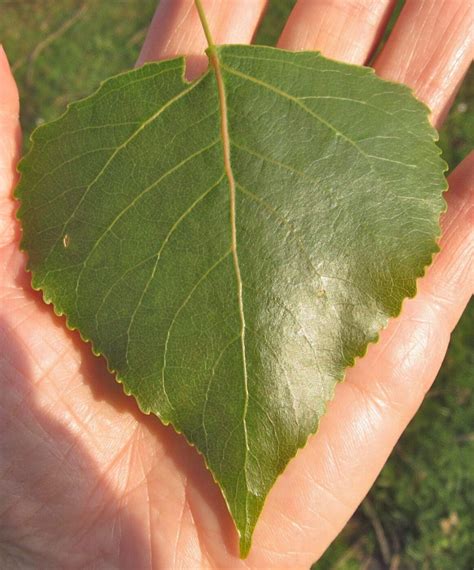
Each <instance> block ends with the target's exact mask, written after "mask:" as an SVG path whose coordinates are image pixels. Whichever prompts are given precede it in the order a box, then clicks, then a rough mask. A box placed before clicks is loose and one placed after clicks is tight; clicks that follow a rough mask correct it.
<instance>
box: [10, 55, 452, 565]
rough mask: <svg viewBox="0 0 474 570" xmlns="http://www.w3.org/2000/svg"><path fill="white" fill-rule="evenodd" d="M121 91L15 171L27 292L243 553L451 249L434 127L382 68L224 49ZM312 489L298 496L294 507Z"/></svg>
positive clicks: (66, 121)
mask: <svg viewBox="0 0 474 570" xmlns="http://www.w3.org/2000/svg"><path fill="white" fill-rule="evenodd" d="M209 56H210V59H211V61H212V64H213V66H212V67H210V69H209V70H208V72H207V73H206V74H205V75H204V76H203V77H201V78H200V79H199V80H198V81H196V82H193V83H188V82H186V81H185V80H184V78H183V77H184V75H183V74H184V60H183V59H182V58H179V59H173V60H170V61H164V62H161V63H152V64H147V65H145V66H144V67H142V68H140V69H136V70H134V71H131V72H129V73H126V74H123V75H119V76H117V77H114V78H112V79H110V80H108V81H106V82H105V83H104V84H103V85H102V86H101V87H100V89H99V90H98V91H97V92H96V93H95V94H94V95H92V96H91V97H89V98H87V99H85V100H83V101H80V102H78V103H74V104H73V105H71V106H70V107H69V109H68V111H67V112H66V114H65V115H63V116H62V117H61V118H60V119H59V120H57V121H56V122H53V123H50V124H48V125H45V126H42V127H41V128H39V129H38V130H37V131H36V132H35V133H34V135H33V143H34V144H33V147H32V150H31V152H30V154H29V155H28V157H27V158H26V159H24V160H23V161H22V163H21V167H20V169H21V172H22V179H21V182H20V185H19V187H18V190H17V196H18V198H19V199H20V200H21V202H22V205H21V208H20V211H19V218H20V220H21V222H22V226H23V242H22V247H23V248H24V250H26V251H27V252H28V256H29V265H28V267H29V269H30V270H31V271H32V273H33V287H34V288H35V289H41V290H42V291H43V294H44V299H45V301H46V302H48V303H49V302H52V303H53V304H54V307H55V310H56V312H57V313H58V314H64V315H66V316H67V323H68V326H69V327H70V328H71V329H79V331H80V332H81V335H82V337H83V339H85V340H89V341H91V342H92V344H93V349H94V352H95V353H96V354H101V355H103V356H105V357H106V359H107V361H108V365H109V368H110V370H111V371H113V372H114V373H115V374H116V377H117V380H118V381H119V382H121V383H122V384H123V386H124V390H125V392H126V393H127V394H132V395H133V396H134V397H135V398H136V399H137V401H138V404H139V406H140V408H141V409H142V410H143V412H145V413H153V414H156V415H157V416H158V417H159V418H160V419H161V420H162V421H163V422H164V423H165V424H168V423H171V424H172V425H173V426H174V428H175V429H176V430H177V431H179V432H181V433H183V434H184V435H185V436H186V438H187V440H188V441H189V442H191V443H192V444H193V445H195V446H196V448H197V449H198V450H199V451H200V452H201V453H202V454H203V456H204V458H205V460H206V463H207V465H208V467H209V469H210V470H211V472H212V474H213V476H214V478H215V480H216V481H217V483H218V484H219V486H220V488H221V489H222V492H223V494H224V497H225V500H226V501H227V504H228V507H229V510H230V512H231V514H232V516H233V518H234V520H235V523H236V526H237V529H238V532H239V534H240V541H241V554H242V555H244V556H245V555H246V554H247V553H248V551H249V548H250V544H251V537H252V533H253V530H254V527H255V524H256V521H257V518H258V516H259V514H260V511H261V509H262V506H263V503H264V500H265V497H266V496H267V494H268V492H269V490H270V488H271V487H272V485H273V483H274V482H275V479H276V478H277V477H278V475H279V474H280V473H281V472H282V471H283V469H284V468H285V466H286V465H287V463H288V461H289V460H290V459H291V458H292V457H293V456H294V455H295V453H296V452H297V450H298V449H299V448H301V447H302V446H304V445H305V442H306V440H307V438H308V436H309V435H310V434H311V433H314V432H315V431H316V429H317V426H318V422H319V419H320V418H321V416H322V414H323V413H324V411H325V408H326V404H327V402H328V401H329V400H330V399H331V397H332V395H333V392H334V387H335V384H336V383H337V382H338V381H339V380H341V379H342V378H343V376H344V371H345V369H346V368H347V367H348V366H352V365H353V363H354V359H355V358H356V357H359V356H362V355H363V354H364V353H365V351H366V348H367V344H368V343H370V342H374V341H376V340H377V336H378V332H379V331H380V329H381V328H382V327H384V326H385V325H386V323H387V320H388V318H389V317H392V316H394V315H397V314H398V313H399V312H400V308H401V304H402V301H403V299H404V298H405V297H411V296H413V295H414V294H415V292H416V285H415V281H416V279H417V277H419V276H421V275H422V274H423V272H424V268H425V267H426V266H427V265H428V264H429V263H430V261H431V258H432V254H433V253H434V252H435V251H436V250H437V246H436V239H437V237H438V235H439V225H438V221H439V216H440V213H441V212H442V211H443V208H444V201H443V198H442V192H443V191H444V190H445V187H446V183H445V179H444V175H443V172H444V169H445V165H444V163H443V161H442V160H441V159H440V158H439V151H438V148H437V147H436V145H435V143H434V140H435V139H436V133H435V131H434V130H433V128H432V127H431V126H430V125H429V122H428V119H427V108H426V107H425V106H424V105H422V104H421V103H420V102H418V101H417V100H416V99H415V98H414V97H413V96H412V94H411V93H410V91H409V89H408V88H406V87H404V86H401V85H397V84H394V83H389V82H386V81H382V80H381V79H379V78H377V77H376V76H375V75H374V73H373V72H372V71H371V70H370V69H367V68H362V67H356V66H350V65H346V64H342V63H338V62H335V61H330V60H328V59H325V58H324V57H322V56H321V55H320V54H318V53H310V52H306V53H292V52H287V51H283V50H277V49H273V48H263V47H249V46H222V47H218V48H215V47H211V48H210V49H209ZM297 491H298V490H297V489H295V493H296V492H297Z"/></svg>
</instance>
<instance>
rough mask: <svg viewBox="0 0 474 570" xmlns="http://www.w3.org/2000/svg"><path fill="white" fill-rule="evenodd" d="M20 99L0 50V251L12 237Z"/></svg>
mask: <svg viewBox="0 0 474 570" xmlns="http://www.w3.org/2000/svg"><path fill="white" fill-rule="evenodd" d="M19 108H20V104H19V99H18V91H17V87H16V83H15V80H14V79H13V75H12V73H11V71H10V66H9V64H8V60H7V56H6V54H5V51H4V50H3V47H2V46H0V248H1V247H3V246H5V245H7V244H10V243H11V241H12V237H13V231H14V229H13V225H14V224H13V219H14V216H13V212H14V202H13V200H12V199H11V192H12V188H13V187H14V185H15V182H16V179H17V173H16V168H15V166H16V163H17V161H18V158H19V153H20V124H19V118H18V114H19Z"/></svg>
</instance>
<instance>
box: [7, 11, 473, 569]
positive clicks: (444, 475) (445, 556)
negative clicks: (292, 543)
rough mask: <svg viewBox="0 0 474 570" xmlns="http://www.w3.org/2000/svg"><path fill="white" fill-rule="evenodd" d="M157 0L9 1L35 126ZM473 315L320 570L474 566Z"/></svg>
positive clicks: (128, 48) (458, 136) (463, 147)
mask: <svg viewBox="0 0 474 570" xmlns="http://www.w3.org/2000/svg"><path fill="white" fill-rule="evenodd" d="M155 4H156V2H155V0H114V1H110V2H104V1H103V0H87V1H84V0H81V1H78V0H56V1H54V2H53V0H49V1H46V0H37V1H31V0H17V1H13V2H5V0H4V1H3V2H2V1H1V0H0V41H1V42H2V43H3V44H4V45H5V48H6V50H7V53H8V55H9V58H10V61H11V63H12V65H13V68H14V71H15V76H16V78H17V80H18V83H19V86H20V93H21V102H22V124H23V128H24V131H25V135H26V137H25V141H26V142H25V146H27V145H28V139H27V137H28V135H29V133H31V131H32V130H33V128H34V127H35V126H37V125H38V124H40V123H42V122H43V121H48V120H50V119H53V118H55V117H57V116H58V115H60V114H61V113H62V112H63V111H64V109H65V106H66V104H67V103H68V102H69V101H72V100H74V99H77V98H79V97H82V96H84V95H87V94H88V93H90V92H91V91H92V90H93V89H95V88H96V86H97V85H98V83H99V82H100V81H101V80H103V79H105V78H106V77H108V76H110V75H112V74H115V73H118V72H120V71H122V70H125V69H128V68H130V67H131V66H133V64H134V62H135V60H136V58H137V56H138V52H139V50H140V46H141V44H142V42H143V40H144V37H145V34H146V29H147V26H148V24H149V22H150V20H151V16H152V14H153V11H154V9H155ZM293 4H294V0H271V2H270V9H269V11H268V12H267V15H266V18H265V20H264V21H263V23H262V26H261V29H260V31H259V34H258V38H257V39H258V41H259V42H260V43H268V44H273V43H274V42H275V41H276V38H277V37H278V34H279V31H280V30H281V29H282V26H283V24H284V21H285V19H286V17H287V15H288V14H289V12H290V9H291V6H292V5H293ZM473 105H474V74H473V73H470V75H469V76H468V77H467V78H466V80H465V81H464V84H463V86H462V88H461V91H460V93H459V95H458V97H457V99H456V101H455V103H454V105H453V108H452V111H451V113H450V115H449V117H448V119H447V122H446V124H445V126H444V128H443V130H442V132H441V137H440V145H441V147H442V149H443V153H444V157H445V159H446V160H447V162H448V163H449V165H450V167H451V168H454V167H455V166H456V165H457V164H458V163H459V162H460V161H461V160H462V158H464V156H465V155H466V154H467V152H468V151H469V149H470V148H472V143H473V140H472V134H473V133H474V113H472V110H471V112H468V111H469V110H470V108H471V107H472V106H473ZM473 339H474V305H473V304H472V303H471V305H470V307H469V308H468V310H467V311H466V312H465V314H464V316H463V318H462V320H461V322H460V323H459V325H458V327H457V329H456V331H455V332H454V334H453V337H452V340H451V345H450V348H449V351H448V354H447V356H446V359H445V362H444V365H443V368H442V370H441V372H440V374H439V377H438V379H437V381H436V383H435V386H434V388H433V389H432V390H431V392H430V393H429V395H428V397H427V399H426V401H425V403H424V404H423V406H422V409H421V410H420V412H419V414H418V415H417V417H416V418H415V420H414V421H413V422H412V423H411V425H410V426H409V428H408V429H407V431H406V432H405V434H404V436H403V437H402V439H401V441H400V442H399V444H398V445H397V447H396V449H395V450H394V452H393V454H392V456H391V458H390V460H389V461H388V463H387V465H386V466H385V468H384V470H383V471H382V473H381V475H380V477H379V479H378V481H377V483H376V484H375V486H374V488H373V489H372V491H371V492H370V494H369V496H368V498H367V499H366V501H364V503H363V504H362V505H361V507H360V508H359V510H358V511H357V513H356V514H355V515H354V517H353V518H352V520H351V521H350V522H349V524H348V525H347V527H346V529H345V530H344V532H343V533H342V534H341V535H340V537H339V538H338V539H337V540H336V541H335V543H334V544H333V545H332V546H331V548H330V549H329V550H328V552H327V553H326V555H325V556H324V558H323V559H322V560H321V561H320V562H318V564H317V565H315V568H316V569H317V570H359V569H366V570H368V569H373V570H376V569H384V568H387V569H388V568H391V569H393V570H395V569H396V568H399V569H400V570H412V569H413V570H415V569H416V570H418V569H422V570H431V569H433V570H451V569H452V570H464V569H466V570H467V569H468V568H472V567H474V549H473V548H472V544H471V543H472V536H474V515H473V513H474V433H473V431H472V430H473V426H474V393H473V386H472V376H473V374H472V370H473V369H474V356H473V350H472V341H473Z"/></svg>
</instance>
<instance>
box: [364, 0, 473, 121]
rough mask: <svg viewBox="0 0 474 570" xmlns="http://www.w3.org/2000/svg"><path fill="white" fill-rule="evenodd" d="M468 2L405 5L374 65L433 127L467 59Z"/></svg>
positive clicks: (418, 0) (412, 0) (419, 0)
mask: <svg viewBox="0 0 474 570" xmlns="http://www.w3.org/2000/svg"><path fill="white" fill-rule="evenodd" d="M473 14H474V9H473V4H472V2H470V1H469V0H439V1H437V2H433V1H432V0H408V1H407V3H406V5H405V7H404V9H403V10H402V13H401V14H400V17H399V18H398V20H397V23H396V25H395V28H394V29H393V32H392V34H391V35H390V37H389V39H388V41H387V44H386V45H385V47H384V48H383V50H382V52H381V54H380V55H379V57H378V58H377V60H376V62H375V69H376V71H377V73H378V74H379V75H381V76H382V77H385V78H386V79H391V80H394V81H398V82H401V83H406V84H407V85H409V86H410V87H412V88H413V89H414V91H415V93H416V95H417V96H418V97H419V98H420V99H421V100H422V101H424V102H425V103H426V104H427V105H428V106H429V107H430V109H431V110H432V122H433V124H435V125H439V124H440V123H441V121H442V118H443V117H444V115H445V114H446V112H447V110H448V109H449V104H450V102H451V100H452V98H453V95H454V94H455V92H456V90H457V88H458V86H459V85H460V83H461V81H462V78H463V77H464V75H465V73H466V71H467V68H468V66H469V64H470V62H471V60H472V57H473V55H474V54H473V47H474V46H473V34H472V29H473Z"/></svg>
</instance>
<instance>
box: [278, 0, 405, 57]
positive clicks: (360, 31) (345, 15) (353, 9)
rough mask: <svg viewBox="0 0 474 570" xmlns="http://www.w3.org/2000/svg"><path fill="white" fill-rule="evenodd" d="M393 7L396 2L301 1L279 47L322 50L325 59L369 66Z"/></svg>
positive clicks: (369, 0) (371, 0) (377, 0)
mask: <svg viewBox="0 0 474 570" xmlns="http://www.w3.org/2000/svg"><path fill="white" fill-rule="evenodd" d="M394 5H395V1H394V0H352V1H347V0H299V1H298V3H297V4H296V6H295V8H294V10H293V12H292V13H291V15H290V18H289V19H288V23H287V24H286V26H285V29H284V30H283V33H282V36H281V38H280V41H279V43H278V45H279V47H282V48H287V49H292V50H302V49H310V50H320V51H321V52H322V53H323V55H325V56H326V57H331V58H333V59H339V60H341V61H346V62H348V63H357V64H363V63H366V62H367V61H368V59H369V58H370V55H371V54H372V52H373V50H374V48H375V47H376V45H377V43H378V41H379V39H380V37H381V35H382V33H383V30H384V29H385V26H386V24H387V21H388V18H389V16H390V13H391V11H392V9H393V7H394Z"/></svg>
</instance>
